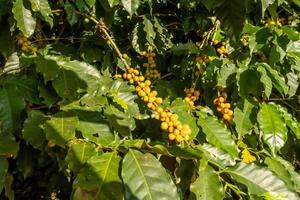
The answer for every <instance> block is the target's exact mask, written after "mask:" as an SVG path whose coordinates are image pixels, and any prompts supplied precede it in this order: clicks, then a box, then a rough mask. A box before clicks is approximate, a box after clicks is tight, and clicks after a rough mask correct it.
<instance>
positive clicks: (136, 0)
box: [121, 0, 141, 16]
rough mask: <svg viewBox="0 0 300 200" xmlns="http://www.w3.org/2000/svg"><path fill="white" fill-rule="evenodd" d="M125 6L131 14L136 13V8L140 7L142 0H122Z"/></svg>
mask: <svg viewBox="0 0 300 200" xmlns="http://www.w3.org/2000/svg"><path fill="white" fill-rule="evenodd" d="M121 1H122V4H123V7H124V8H125V10H126V11H127V12H128V13H129V15H130V16H132V15H133V14H135V13H136V10H137V9H138V8H139V6H140V4H141V1H140V0H121Z"/></svg>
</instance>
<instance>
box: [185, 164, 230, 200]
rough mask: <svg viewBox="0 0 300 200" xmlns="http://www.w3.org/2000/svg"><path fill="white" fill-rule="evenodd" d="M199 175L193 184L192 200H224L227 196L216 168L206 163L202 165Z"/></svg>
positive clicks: (191, 187) (191, 188)
mask: <svg viewBox="0 0 300 200" xmlns="http://www.w3.org/2000/svg"><path fill="white" fill-rule="evenodd" d="M198 175H199V177H198V178H197V180H196V181H195V182H194V183H192V184H191V186H190V190H191V194H190V198H189V199H190V200H192V199H197V200H207V199H210V200H222V199H224V197H225V192H224V189H223V185H222V183H221V180H220V178H219V176H218V175H217V174H216V173H215V171H214V169H213V168H212V167H211V166H209V165H208V164H206V165H205V166H203V165H200V168H199V172H198Z"/></svg>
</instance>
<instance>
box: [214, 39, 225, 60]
mask: <svg viewBox="0 0 300 200" xmlns="http://www.w3.org/2000/svg"><path fill="white" fill-rule="evenodd" d="M213 45H214V47H215V49H216V50H217V53H218V56H223V57H224V56H228V49H227V48H226V44H225V42H219V41H218V40H214V41H213Z"/></svg>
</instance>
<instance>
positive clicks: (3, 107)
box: [0, 86, 25, 132]
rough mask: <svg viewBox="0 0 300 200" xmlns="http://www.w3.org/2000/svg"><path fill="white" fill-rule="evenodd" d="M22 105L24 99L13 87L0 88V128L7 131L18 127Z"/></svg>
mask: <svg viewBox="0 0 300 200" xmlns="http://www.w3.org/2000/svg"><path fill="white" fill-rule="evenodd" d="M24 107H25V104H24V100H23V99H22V97H21V96H20V94H19V93H18V91H17V89H16V88H15V87H12V86H4V87H2V88H0V129H1V128H3V130H4V131H8V132H11V131H13V130H16V129H18V128H19V126H20V113H21V111H22V110H23V109H24Z"/></svg>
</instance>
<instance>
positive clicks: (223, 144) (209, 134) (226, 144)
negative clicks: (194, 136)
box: [197, 112, 239, 157]
mask: <svg viewBox="0 0 300 200" xmlns="http://www.w3.org/2000/svg"><path fill="white" fill-rule="evenodd" d="M197 115H198V116H199V119H198V125H199V126H200V127H201V128H202V131H203V132H204V133H205V135H206V139H207V141H208V142H209V143H210V144H212V145H214V146H216V147H218V148H221V149H223V150H225V151H226V152H228V153H229V154H230V155H231V156H233V157H238V153H239V152H238V148H237V146H236V144H235V143H234V140H233V139H232V136H231V133H230V131H229V130H228V129H227V128H226V127H225V125H224V124H222V123H220V122H219V121H218V120H217V119H216V118H215V117H213V116H208V115H207V114H205V113H200V112H197Z"/></svg>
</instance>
